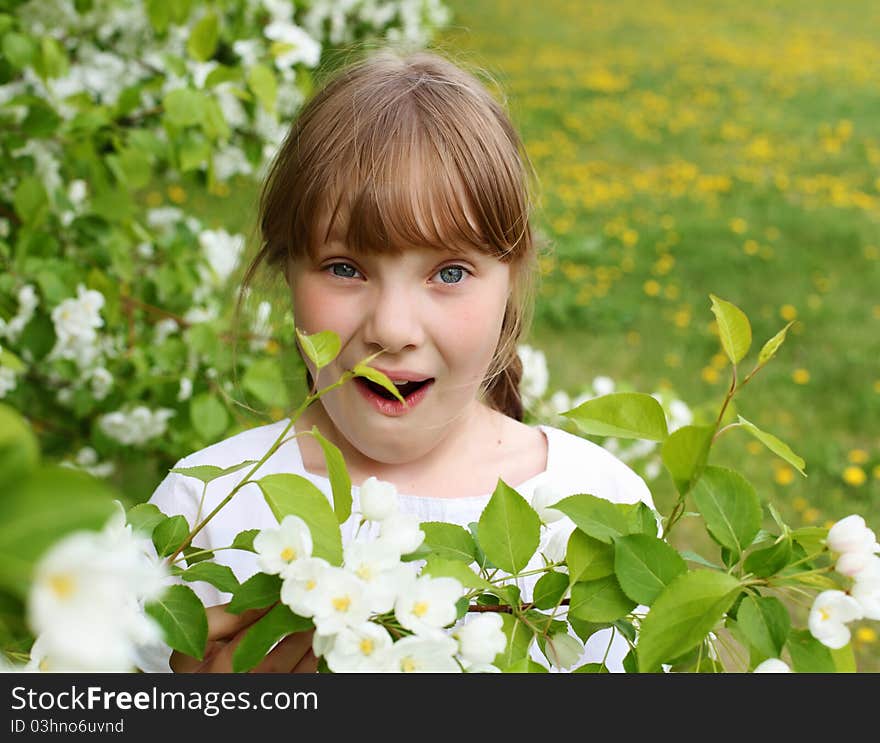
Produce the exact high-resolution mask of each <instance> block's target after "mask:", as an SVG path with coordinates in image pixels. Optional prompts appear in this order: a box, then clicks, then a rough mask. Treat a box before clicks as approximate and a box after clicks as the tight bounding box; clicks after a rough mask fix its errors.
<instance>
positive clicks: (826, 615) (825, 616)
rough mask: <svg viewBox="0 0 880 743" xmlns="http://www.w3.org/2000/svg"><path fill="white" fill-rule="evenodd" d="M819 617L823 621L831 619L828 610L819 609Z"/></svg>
mask: <svg viewBox="0 0 880 743" xmlns="http://www.w3.org/2000/svg"><path fill="white" fill-rule="evenodd" d="M819 616H821V617H822V620H823V621H827V620H829V619H831V612H830V611H828V609H819Z"/></svg>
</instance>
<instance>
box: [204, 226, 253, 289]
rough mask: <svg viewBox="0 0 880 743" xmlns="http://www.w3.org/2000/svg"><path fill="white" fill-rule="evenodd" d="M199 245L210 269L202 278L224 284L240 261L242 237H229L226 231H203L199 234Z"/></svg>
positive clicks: (242, 244) (242, 248) (242, 246)
mask: <svg viewBox="0 0 880 743" xmlns="http://www.w3.org/2000/svg"><path fill="white" fill-rule="evenodd" d="M199 245H200V246H201V248H202V252H203V254H204V256H205V260H206V261H207V264H208V267H209V268H210V273H209V272H207V271H206V272H205V273H203V275H202V278H203V279H205V280H208V281H212V282H216V283H217V284H218V285H222V284H225V283H226V280H227V279H228V278H229V277H230V276H231V275H232V272H233V271H234V270H235V269H236V267H237V266H238V262H239V260H240V259H241V254H242V252H243V251H244V237H243V236H242V235H230V234H229V233H228V232H227V231H226V230H203V231H202V232H201V233H199Z"/></svg>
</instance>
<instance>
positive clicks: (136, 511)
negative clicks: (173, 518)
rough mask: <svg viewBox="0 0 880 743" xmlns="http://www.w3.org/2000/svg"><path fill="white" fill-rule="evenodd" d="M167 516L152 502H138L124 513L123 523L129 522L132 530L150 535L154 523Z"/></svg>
mask: <svg viewBox="0 0 880 743" xmlns="http://www.w3.org/2000/svg"><path fill="white" fill-rule="evenodd" d="M166 518H168V517H167V516H166V515H165V514H164V513H162V512H161V511H160V510H159V508H158V507H157V506H156V505H154V504H153V503H138V504H137V505H136V506H132V507H131V508H129V509H128V511H127V512H126V514H125V523H127V524H130V525H131V528H132V531H139V532H142V533H143V534H145V535H146V536H148V537H149V536H151V535H152V533H153V529H155V528H156V525H157V524H159V523H161V522H162V521H164V520H165V519H166Z"/></svg>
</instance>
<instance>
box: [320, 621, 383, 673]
mask: <svg viewBox="0 0 880 743" xmlns="http://www.w3.org/2000/svg"><path fill="white" fill-rule="evenodd" d="M391 646H392V640H391V635H390V634H388V630H386V629H385V628H384V627H382V626H381V625H378V624H373V623H372V622H364V623H363V624H360V625H358V626H356V627H346V628H345V629H343V630H342V631H341V632H339V633H338V634H337V635H336V637H335V639H334V641H333V647H332V649H331V650H330V651H329V652H328V653H327V654H326V655H325V658H326V660H327V665H328V666H329V668H330V670H331V671H333V673H375V672H378V671H381V670H382V669H383V667H384V666H385V665H386V664H387V660H386V654H387V652H388V650H389V649H390V648H391Z"/></svg>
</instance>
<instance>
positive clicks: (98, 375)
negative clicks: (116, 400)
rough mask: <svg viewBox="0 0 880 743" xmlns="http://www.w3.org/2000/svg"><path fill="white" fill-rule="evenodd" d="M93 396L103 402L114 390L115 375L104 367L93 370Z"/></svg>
mask: <svg viewBox="0 0 880 743" xmlns="http://www.w3.org/2000/svg"><path fill="white" fill-rule="evenodd" d="M91 385H92V396H93V397H94V398H95V399H96V400H103V399H104V398H105V397H107V394H108V393H109V392H110V390H111V389H112V388H113V375H112V374H111V373H110V372H109V371H107V370H106V369H105V368H104V367H103V366H99V367H96V368H95V369H93V370H92V376H91Z"/></svg>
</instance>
